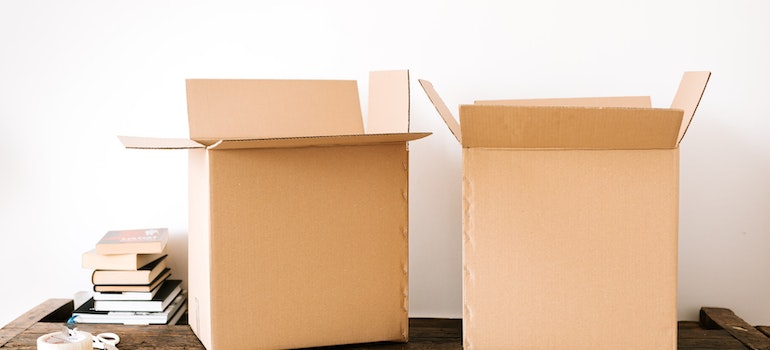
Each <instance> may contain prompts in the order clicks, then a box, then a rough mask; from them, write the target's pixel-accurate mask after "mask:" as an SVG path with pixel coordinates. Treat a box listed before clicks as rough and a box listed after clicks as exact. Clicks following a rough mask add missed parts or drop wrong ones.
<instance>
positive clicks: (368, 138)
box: [209, 132, 430, 150]
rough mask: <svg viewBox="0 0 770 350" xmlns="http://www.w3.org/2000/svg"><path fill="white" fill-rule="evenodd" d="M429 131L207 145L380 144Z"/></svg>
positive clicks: (229, 147)
mask: <svg viewBox="0 0 770 350" xmlns="http://www.w3.org/2000/svg"><path fill="white" fill-rule="evenodd" d="M428 135H430V133H429V132H421V133H417V132H414V133H399V134H366V135H334V136H317V137H284V138H271V139H241V140H222V141H220V142H217V143H216V144H214V145H211V146H209V149H211V150H224V149H246V148H297V147H328V146H353V145H366V144H381V143H394V142H406V141H412V140H417V139H420V138H423V137H425V136H428Z"/></svg>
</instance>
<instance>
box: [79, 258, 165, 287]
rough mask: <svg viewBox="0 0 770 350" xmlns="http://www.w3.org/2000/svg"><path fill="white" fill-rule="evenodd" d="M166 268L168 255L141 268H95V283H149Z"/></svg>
mask: <svg viewBox="0 0 770 350" xmlns="http://www.w3.org/2000/svg"><path fill="white" fill-rule="evenodd" d="M165 269H166V256H162V257H161V258H160V259H157V260H155V261H153V262H151V263H149V264H147V265H145V266H142V267H141V268H139V270H94V272H93V274H91V282H92V283H93V284H149V283H151V282H152V281H153V280H155V278H156V277H158V276H159V275H160V274H161V273H162V272H163V271H164V270H165Z"/></svg>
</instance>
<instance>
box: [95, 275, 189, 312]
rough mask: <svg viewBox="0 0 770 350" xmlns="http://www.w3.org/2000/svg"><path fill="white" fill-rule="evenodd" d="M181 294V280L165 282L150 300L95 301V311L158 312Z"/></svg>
mask: <svg viewBox="0 0 770 350" xmlns="http://www.w3.org/2000/svg"><path fill="white" fill-rule="evenodd" d="M181 292H182V281H181V280H166V281H165V282H163V284H161V285H160V287H159V290H158V293H157V294H155V296H154V297H153V298H152V299H151V300H95V299H94V310H95V311H144V312H160V311H163V310H165V309H166V307H167V306H168V305H169V304H171V302H172V301H174V299H175V298H176V297H177V295H179V293H181Z"/></svg>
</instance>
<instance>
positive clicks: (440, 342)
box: [0, 299, 462, 350]
mask: <svg viewBox="0 0 770 350" xmlns="http://www.w3.org/2000/svg"><path fill="white" fill-rule="evenodd" d="M73 306H74V305H73V303H72V300H69V299H51V300H48V301H46V302H44V303H42V304H40V305H38V306H37V307H35V308H33V309H32V310H30V311H29V312H27V313H25V314H24V315H22V316H20V317H19V318H17V319H16V320H14V321H13V322H11V323H9V324H8V325H7V326H5V327H3V328H2V329H0V349H14V350H36V348H37V344H36V342H37V338H38V337H40V336H41V335H45V334H48V333H52V332H57V331H61V330H62V329H63V325H64V322H66V320H67V318H69V316H70V315H71V314H72V311H73ZM78 330H81V331H85V332H89V333H91V334H98V333H104V332H113V333H117V334H118V335H119V336H120V337H121V339H120V344H118V348H119V349H121V350H131V349H169V350H182V349H196V350H202V349H204V347H203V345H202V344H201V342H200V341H199V340H198V338H197V337H196V336H195V334H194V333H193V332H192V329H190V327H189V326H187V325H152V326H123V325H112V324H78ZM409 333H410V342H409V343H407V344H404V343H372V344H358V345H343V346H336V347H327V348H326V349H340V350H342V349H412V350H432V349H458V350H460V349H462V321H461V320H456V319H451V320H447V319H424V318H413V319H410V320H409Z"/></svg>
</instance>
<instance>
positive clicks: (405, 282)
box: [400, 142, 409, 342]
mask: <svg viewBox="0 0 770 350" xmlns="http://www.w3.org/2000/svg"><path fill="white" fill-rule="evenodd" d="M404 158H405V160H402V161H401V168H402V169H403V171H404V180H403V183H404V186H403V188H402V194H403V198H404V218H405V224H404V225H403V226H402V227H401V233H400V234H401V239H402V244H403V247H404V249H402V250H401V251H402V252H405V253H402V254H403V255H402V258H401V271H402V272H403V277H402V279H401V295H402V298H403V299H402V304H401V309H402V310H403V311H404V313H405V316H406V317H402V321H401V337H402V340H403V341H404V342H408V341H409V149H408V142H407V148H406V149H405V150H404Z"/></svg>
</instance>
